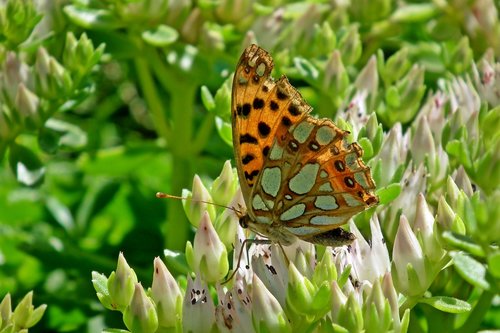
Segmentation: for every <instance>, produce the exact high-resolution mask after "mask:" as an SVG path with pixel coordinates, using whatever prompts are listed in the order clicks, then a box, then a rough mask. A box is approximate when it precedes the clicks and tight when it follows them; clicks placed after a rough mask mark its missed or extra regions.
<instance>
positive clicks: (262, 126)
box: [257, 121, 271, 138]
mask: <svg viewBox="0 0 500 333" xmlns="http://www.w3.org/2000/svg"><path fill="white" fill-rule="evenodd" d="M257 127H258V129H259V134H260V136H262V137H264V138H265V137H267V136H268V135H269V133H271V127H269V125H268V124H266V123H265V122H263V121H261V122H260V123H259V125H258V126H257Z"/></svg>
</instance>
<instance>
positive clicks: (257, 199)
mask: <svg viewBox="0 0 500 333" xmlns="http://www.w3.org/2000/svg"><path fill="white" fill-rule="evenodd" d="M252 208H253V209H254V210H264V211H269V208H267V206H266V204H265V203H264V200H262V198H261V196H260V195H259V194H256V195H254V196H253V200H252Z"/></svg>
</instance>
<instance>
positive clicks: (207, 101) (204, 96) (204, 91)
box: [201, 86, 215, 112]
mask: <svg viewBox="0 0 500 333" xmlns="http://www.w3.org/2000/svg"><path fill="white" fill-rule="evenodd" d="M201 101H202V102H203V106H205V109H207V111H208V112H212V111H214V110H215V99H214V96H213V95H212V93H211V92H210V90H209V89H208V87H207V86H201Z"/></svg>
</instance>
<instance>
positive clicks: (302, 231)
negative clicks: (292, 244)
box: [285, 227, 318, 236]
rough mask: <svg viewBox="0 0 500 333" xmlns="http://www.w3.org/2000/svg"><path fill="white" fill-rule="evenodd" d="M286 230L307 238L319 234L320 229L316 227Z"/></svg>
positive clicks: (288, 228) (287, 228)
mask: <svg viewBox="0 0 500 333" xmlns="http://www.w3.org/2000/svg"><path fill="white" fill-rule="evenodd" d="M285 229H286V230H288V231H289V232H291V233H292V234H294V235H296V236H307V235H314V234H317V233H318V229H317V228H315V227H297V228H291V227H285Z"/></svg>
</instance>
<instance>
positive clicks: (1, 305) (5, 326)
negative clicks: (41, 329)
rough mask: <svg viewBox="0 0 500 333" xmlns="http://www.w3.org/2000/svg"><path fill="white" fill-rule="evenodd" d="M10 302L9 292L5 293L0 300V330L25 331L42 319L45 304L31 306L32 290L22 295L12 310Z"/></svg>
mask: <svg viewBox="0 0 500 333" xmlns="http://www.w3.org/2000/svg"><path fill="white" fill-rule="evenodd" d="M11 303H12V301H11V297H10V294H7V295H5V297H4V298H3V299H2V301H1V302H0V332H5V333H26V332H28V329H29V328H31V327H33V326H35V325H36V324H37V323H38V322H39V321H40V319H42V316H43V314H44V313H45V310H46V309H47V305H46V304H42V305H40V306H38V307H36V308H35V307H34V306H33V292H32V291H30V292H29V293H28V294H26V296H24V298H23V299H22V300H21V302H19V304H17V306H16V308H15V309H14V311H12V304H11Z"/></svg>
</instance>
